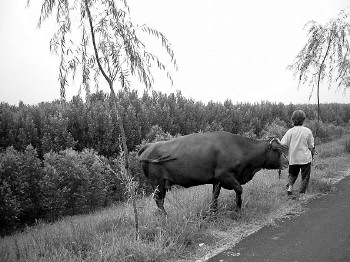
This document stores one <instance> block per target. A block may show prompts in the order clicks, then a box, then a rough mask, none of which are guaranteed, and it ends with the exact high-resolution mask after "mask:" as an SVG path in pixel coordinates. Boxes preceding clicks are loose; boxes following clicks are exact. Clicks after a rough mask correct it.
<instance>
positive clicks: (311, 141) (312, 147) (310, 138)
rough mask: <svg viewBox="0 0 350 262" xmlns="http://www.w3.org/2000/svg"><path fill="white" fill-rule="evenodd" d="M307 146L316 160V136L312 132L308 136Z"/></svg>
mask: <svg viewBox="0 0 350 262" xmlns="http://www.w3.org/2000/svg"><path fill="white" fill-rule="evenodd" d="M307 145H308V147H309V149H310V151H311V155H312V158H314V154H315V150H316V149H315V140H314V136H313V135H312V132H311V130H310V133H309V135H308V139H307Z"/></svg>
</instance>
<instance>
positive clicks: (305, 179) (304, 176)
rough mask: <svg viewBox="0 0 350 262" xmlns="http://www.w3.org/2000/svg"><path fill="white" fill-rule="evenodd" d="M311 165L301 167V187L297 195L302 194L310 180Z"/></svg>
mask: <svg viewBox="0 0 350 262" xmlns="http://www.w3.org/2000/svg"><path fill="white" fill-rule="evenodd" d="M310 173H311V163H308V164H306V165H302V166H301V185H300V191H299V193H301V194H304V193H305V191H306V189H307V187H308V185H309V180H310Z"/></svg>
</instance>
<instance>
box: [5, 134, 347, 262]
mask: <svg viewBox="0 0 350 262" xmlns="http://www.w3.org/2000/svg"><path fill="white" fill-rule="evenodd" d="M344 143H345V140H344V139H343V140H338V141H334V142H330V143H328V144H323V145H320V146H319V147H318V148H317V151H318V155H317V158H316V162H315V163H314V165H313V167H312V174H311V176H312V178H311V180H310V184H309V188H308V191H307V193H306V200H303V201H298V200H290V199H289V198H288V197H287V196H286V187H285V185H286V179H287V175H288V174H287V171H286V170H285V171H282V177H281V179H278V174H277V171H276V170H274V171H267V170H263V171H260V172H258V173H257V174H256V175H255V177H254V178H253V180H252V181H250V182H249V183H248V184H246V185H244V186H243V196H242V198H243V203H242V210H241V211H239V212H237V211H235V193H234V192H233V191H232V192H231V191H228V190H222V192H221V194H220V198H219V211H218V212H217V213H216V214H215V215H214V214H212V213H210V208H209V207H210V202H211V192H212V186H209V185H206V186H199V187H193V188H189V189H172V190H171V192H168V194H167V197H166V201H165V208H166V210H167V212H168V216H167V217H163V216H162V215H159V214H158V212H157V210H156V206H155V203H154V201H153V200H152V199H151V198H150V197H144V198H142V199H139V200H138V202H137V206H138V211H139V218H140V221H139V223H140V231H139V236H138V239H136V234H135V229H134V220H133V217H134V216H133V210H132V205H131V203H123V204H119V205H115V206H113V207H110V208H107V209H105V210H102V211H99V212H96V213H93V214H89V215H83V216H73V217H66V218H64V219H62V220H60V221H57V222H55V223H52V224H48V223H43V222H38V223H37V225H36V226H34V227H30V228H27V229H26V230H25V231H24V232H22V233H18V234H14V235H12V236H7V237H4V238H2V239H1V240H0V261H4V262H6V261H28V262H32V261H33V262H34V261H35V262H36V261H38V262H40V261H42V262H44V261H45V262H47V261H57V262H61V261H62V262H63V261H69V262H75V261H84V262H85V261H91V262H92V261H94V262H98V261H101V262H102V261H120V262H126V261H127V262H129V261H130V262H131V261H133V262H141V261H142V262H147V261H153V262H157V261H159V262H161V261H203V260H205V259H206V258H208V257H210V256H212V255H214V254H216V253H217V252H219V251H221V250H223V249H225V248H227V247H229V246H232V245H234V244H235V243H237V242H238V241H239V240H241V239H242V238H244V237H246V236H247V235H249V234H251V233H253V232H255V231H256V230H258V229H260V228H261V227H262V226H264V225H268V224H273V223H274V221H275V220H276V219H280V218H283V217H289V216H294V215H298V214H300V213H302V212H303V203H304V202H305V201H308V199H311V198H314V197H318V196H320V195H323V194H325V193H327V192H329V191H331V190H332V188H333V183H335V182H337V181H339V180H340V179H342V178H343V177H345V176H346V175H349V172H348V170H349V169H350V161H349V154H348V153H346V152H345V150H344ZM299 185H300V179H298V181H297V184H296V185H295V188H296V189H297V188H298V186H299Z"/></svg>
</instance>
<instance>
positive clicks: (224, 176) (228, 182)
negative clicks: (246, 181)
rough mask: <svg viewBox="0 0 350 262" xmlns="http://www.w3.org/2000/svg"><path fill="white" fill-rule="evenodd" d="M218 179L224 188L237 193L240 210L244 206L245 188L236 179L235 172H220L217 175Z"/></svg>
mask: <svg viewBox="0 0 350 262" xmlns="http://www.w3.org/2000/svg"><path fill="white" fill-rule="evenodd" d="M216 178H217V179H218V180H219V181H220V185H221V186H222V187H223V188H225V189H228V190H234V191H235V192H236V206H237V209H240V208H241V206H242V193H243V188H242V186H241V184H240V183H239V182H238V181H237V179H236V178H235V174H234V172H232V171H228V170H225V169H222V170H218V171H217V173H216Z"/></svg>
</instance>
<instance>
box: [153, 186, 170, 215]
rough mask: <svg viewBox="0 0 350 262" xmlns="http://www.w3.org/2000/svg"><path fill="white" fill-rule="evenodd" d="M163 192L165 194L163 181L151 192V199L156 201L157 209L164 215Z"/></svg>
mask: <svg viewBox="0 0 350 262" xmlns="http://www.w3.org/2000/svg"><path fill="white" fill-rule="evenodd" d="M165 194H166V189H165V185H164V182H163V183H159V184H158V185H157V186H156V188H155V190H154V192H153V199H154V200H155V202H156V205H157V207H158V210H159V211H160V212H161V213H162V214H164V215H166V214H167V213H166V211H165V209H164V198H165Z"/></svg>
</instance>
